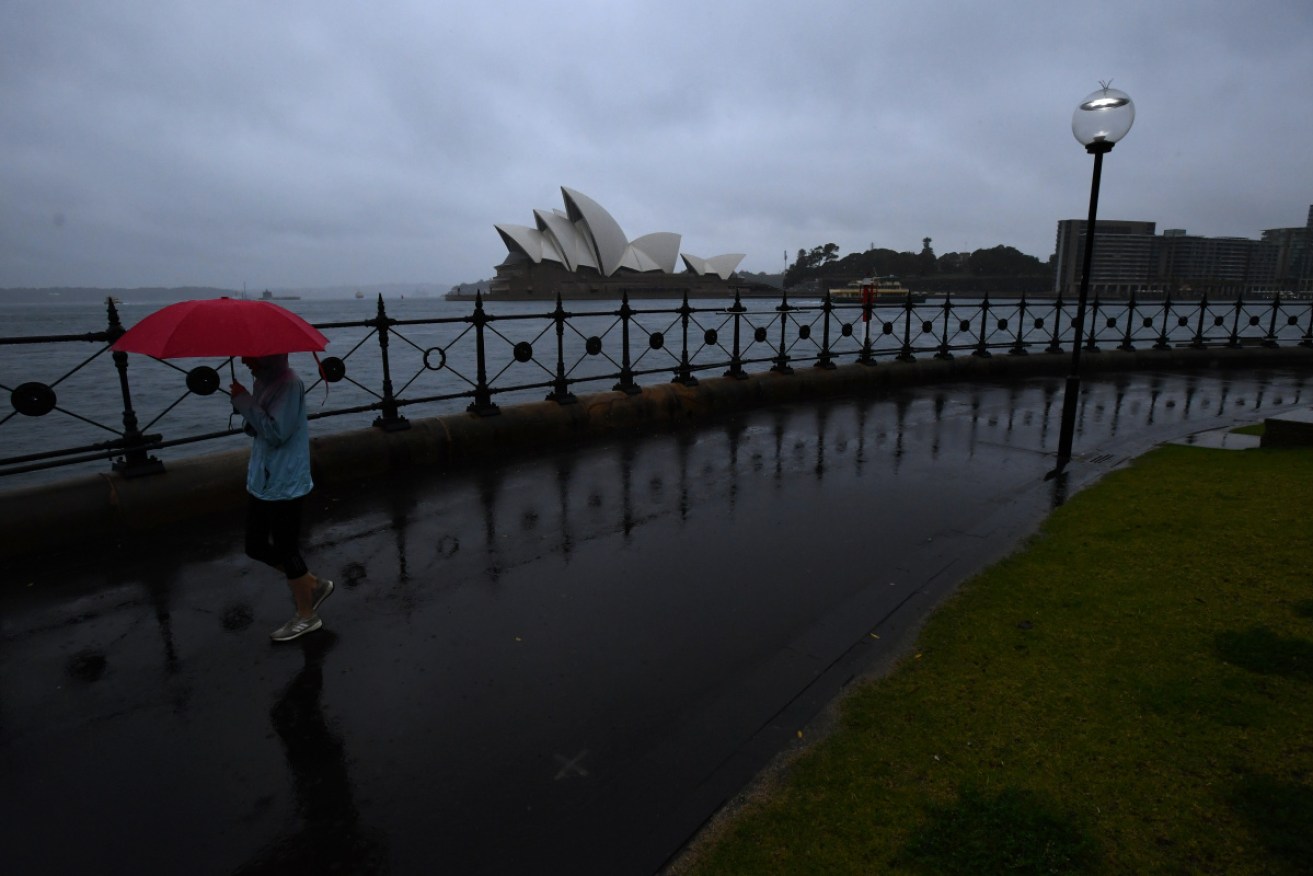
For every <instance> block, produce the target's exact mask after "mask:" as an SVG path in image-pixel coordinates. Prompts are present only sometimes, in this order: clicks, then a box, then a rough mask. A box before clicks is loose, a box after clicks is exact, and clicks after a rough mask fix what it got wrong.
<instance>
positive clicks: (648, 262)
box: [493, 186, 744, 279]
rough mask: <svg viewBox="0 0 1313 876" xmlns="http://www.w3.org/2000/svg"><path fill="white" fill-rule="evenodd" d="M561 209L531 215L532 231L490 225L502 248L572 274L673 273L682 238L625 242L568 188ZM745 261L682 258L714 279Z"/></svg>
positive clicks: (662, 235) (601, 213)
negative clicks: (589, 271)
mask: <svg viewBox="0 0 1313 876" xmlns="http://www.w3.org/2000/svg"><path fill="white" fill-rule="evenodd" d="M561 197H562V199H563V200H564V202H565V210H564V211H562V210H550V211H549V210H534V211H533V217H534V223H535V227H532V228H531V227H529V226H527V225H511V224H502V225H494V226H493V227H494V228H496V229H497V233H498V234H500V235H501V238H502V241H503V242H504V243H505V244H506V248H507V249H508V250H509V251H511V252H513V253H518V254H521V255H524V256H527V257H528V258H529V259H531V260H532V261H533V262H534V263H535V264H537V263H539V262H543V261H549V262H557V263H559V264H561V265H564V266H565V267H566V268H567V269H568V270H570V271H578V270H580V269H582V268H591V269H593V270H595V271H597V272H599V273H601V274H603V275H604V276H608V277H609V276H611V275H613V274H615V272H616V271H619V270H621V269H624V270H628V271H637V272H640V273H650V272H655V271H660V272H662V273H666V274H673V273H675V269H676V262H677V261H678V259H679V258H680V253H679V245H680V242H681V240H682V238H681V237H680V236H679V235H678V234H675V233H673V232H670V231H657V232H653V233H652V234H644V235H643V236H641V237H637V238H634V239H633V240H632V241H631V240H629V239H628V238H627V237H626V236H625V233H624V230H623V229H621V227H620V223H618V222H616V221H615V219H614V218H613V217H612V216H611V214H610V213H608V212H607V211H606V210H605V209H604V208H603V207H602V205H601V204H599V203H597V202H596V201H594V200H593V199H592V198H590V197H588V196H587V195H585V194H583V193H582V192H579V191H576V190H574V189H571V188H566V187H564V186H562V187H561ZM743 258H744V256H743V254H741V253H728V254H726V255H719V256H713V257H711V258H709V259H703V258H699V257H697V256H688V255H685V256H683V259H684V264H685V265H686V266H687V267H688V269H689V270H690V271H692V272H693V273H695V274H698V275H701V276H705V275H709V274H714V275H716V276H719V277H721V278H722V279H729V277H730V275H731V274H733V273H734V271H735V270H736V269H737V268H738V266H739V262H741V261H742V260H743Z"/></svg>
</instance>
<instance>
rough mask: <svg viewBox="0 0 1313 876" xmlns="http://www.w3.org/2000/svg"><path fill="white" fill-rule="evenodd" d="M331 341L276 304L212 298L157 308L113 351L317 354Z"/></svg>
mask: <svg viewBox="0 0 1313 876" xmlns="http://www.w3.org/2000/svg"><path fill="white" fill-rule="evenodd" d="M327 343H328V338H326V337H324V336H323V335H322V334H320V333H319V330H318V329H316V328H315V327H314V326H312V325H311V324H310V323H308V322H306V321H305V320H304V319H302V318H301V317H299V316H297V315H296V314H295V313H292V312H291V311H290V310H287V309H286V308H283V307H279V306H278V305H277V304H273V303H271V302H268V301H248V300H246V299H242V298H209V299H204V300H200V301H181V302H179V303H177V304H170V305H169V306H168V307H164V308H161V309H159V310H157V311H155V312H154V313H152V314H151V315H150V316H148V317H146V318H145V319H143V320H142V321H141V322H139V323H137V324H136V325H134V326H133V327H132V328H130V329H128V330H127V331H126V332H125V333H124V334H123V336H122V337H120V338H119V339H118V340H117V341H115V343H114V346H113V349H115V350H122V351H124V352H126V353H144V354H145V355H147V356H154V357H155V358H156V359H173V358H186V357H188V356H271V355H273V354H275V353H302V352H311V351H313V352H318V351H319V350H322V349H324V346H325V345H326V344H327Z"/></svg>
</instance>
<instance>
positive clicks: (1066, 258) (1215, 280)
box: [1053, 206, 1313, 298]
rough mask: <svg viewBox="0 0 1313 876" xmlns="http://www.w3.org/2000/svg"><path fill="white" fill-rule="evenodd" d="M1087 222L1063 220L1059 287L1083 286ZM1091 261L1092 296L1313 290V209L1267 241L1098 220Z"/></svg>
mask: <svg viewBox="0 0 1313 876" xmlns="http://www.w3.org/2000/svg"><path fill="white" fill-rule="evenodd" d="M1086 224H1087V223H1086V221H1085V220H1083V219H1063V220H1061V221H1059V222H1058V233H1057V242H1056V245H1055V249H1054V252H1055V259H1054V262H1055V269H1054V280H1053V289H1054V292H1055V293H1056V294H1059V295H1062V296H1063V297H1066V298H1070V297H1075V296H1076V295H1077V294H1079V291H1080V281H1081V268H1082V264H1083V260H1084V256H1085V233H1086ZM1095 227H1096V230H1097V232H1098V234H1097V238H1096V245H1095V248H1094V258H1093V260H1092V262H1091V264H1090V295H1091V296H1093V297H1101V298H1128V297H1130V295H1132V294H1136V295H1141V296H1143V295H1155V296H1156V295H1164V294H1170V295H1172V296H1173V297H1187V298H1198V297H1201V296H1205V295H1206V296H1208V297H1209V298H1224V297H1235V296H1237V295H1270V294H1272V293H1273V292H1280V293H1282V294H1300V295H1306V294H1309V293H1313V254H1311V253H1310V252H1309V241H1310V240H1311V239H1313V206H1311V207H1310V208H1309V218H1308V223H1307V224H1306V225H1305V226H1304V227H1296V228H1271V229H1267V230H1266V231H1264V232H1263V234H1262V237H1261V239H1259V240H1251V239H1249V238H1244V237H1204V236H1201V235H1192V234H1189V233H1187V231H1186V230H1185V229H1182V228H1169V229H1165V230H1164V231H1163V232H1162V234H1161V235H1160V234H1157V233H1156V223H1153V222H1144V221H1129V220H1120V219H1100V220H1098V221H1097V223H1096V226H1095Z"/></svg>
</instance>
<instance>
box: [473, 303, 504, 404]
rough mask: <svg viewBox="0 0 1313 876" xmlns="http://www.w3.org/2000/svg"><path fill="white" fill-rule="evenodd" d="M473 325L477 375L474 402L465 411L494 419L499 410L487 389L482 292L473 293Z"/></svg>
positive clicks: (486, 317) (484, 319)
mask: <svg viewBox="0 0 1313 876" xmlns="http://www.w3.org/2000/svg"><path fill="white" fill-rule="evenodd" d="M470 322H472V323H474V358H475V366H476V368H477V374H476V376H475V384H474V401H473V402H472V403H471V404H470V406H469V407H468V408H466V410H467V411H469V412H470V413H471V414H475V415H477V416H480V417H495V416H497V415H498V414H500V413H501V408H500V407H498V406H497V405H495V404H493V402H492V390H491V389H489V388H488V358H487V352H486V350H485V348H484V340H483V327H484V326H486V325H487V324H488V315H487V314H486V313H484V312H483V292H482V291H478V292H475V293H474V313H473V315H472V316H470Z"/></svg>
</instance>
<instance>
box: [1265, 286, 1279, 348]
mask: <svg viewBox="0 0 1313 876" xmlns="http://www.w3.org/2000/svg"><path fill="white" fill-rule="evenodd" d="M1280 311H1281V293H1280V292H1278V291H1276V290H1273V292H1272V319H1271V320H1270V321H1269V322H1268V325H1267V337H1266V338H1264V339H1263V346H1264V347H1277V346H1280V344H1278V343H1277V314H1278V313H1279V312H1280Z"/></svg>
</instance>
